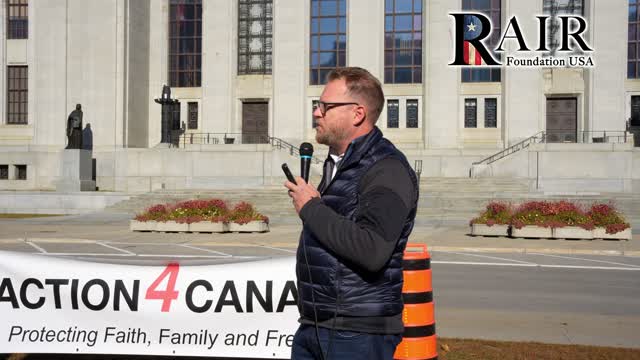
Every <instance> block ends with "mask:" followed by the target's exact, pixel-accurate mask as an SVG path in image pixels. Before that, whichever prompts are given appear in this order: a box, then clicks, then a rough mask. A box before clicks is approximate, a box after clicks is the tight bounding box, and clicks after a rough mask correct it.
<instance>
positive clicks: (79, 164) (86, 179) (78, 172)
mask: <svg viewBox="0 0 640 360" xmlns="http://www.w3.org/2000/svg"><path fill="white" fill-rule="evenodd" d="M60 156H61V159H60V180H59V181H58V183H57V185H56V190H57V191H59V192H76V191H95V190H96V182H95V181H93V180H92V179H91V178H92V176H91V175H92V169H93V165H92V161H91V156H92V151H91V150H80V149H65V150H63V151H62V153H61V155H60Z"/></svg>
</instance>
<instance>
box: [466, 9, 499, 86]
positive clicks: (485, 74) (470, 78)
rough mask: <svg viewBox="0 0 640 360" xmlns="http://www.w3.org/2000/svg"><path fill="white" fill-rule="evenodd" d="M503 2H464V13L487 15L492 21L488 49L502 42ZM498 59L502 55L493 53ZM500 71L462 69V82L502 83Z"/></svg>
mask: <svg viewBox="0 0 640 360" xmlns="http://www.w3.org/2000/svg"><path fill="white" fill-rule="evenodd" d="M501 3H502V1H501V0H462V10H463V11H475V12H479V13H482V14H485V15H486V16H488V17H489V18H490V19H491V23H492V32H491V35H490V37H489V41H488V42H487V48H489V49H495V48H496V47H497V46H498V43H499V42H500V33H501V32H502V21H501V19H502V17H501V16H502V15H501V14H502V13H501V11H500V8H501V6H502V4H501ZM492 55H493V56H494V57H496V58H500V54H496V53H493V52H492ZM500 81H501V73H500V69H494V68H491V69H471V68H463V69H462V82H500Z"/></svg>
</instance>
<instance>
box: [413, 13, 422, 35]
mask: <svg viewBox="0 0 640 360" xmlns="http://www.w3.org/2000/svg"><path fill="white" fill-rule="evenodd" d="M413 31H422V16H421V15H414V16H413Z"/></svg>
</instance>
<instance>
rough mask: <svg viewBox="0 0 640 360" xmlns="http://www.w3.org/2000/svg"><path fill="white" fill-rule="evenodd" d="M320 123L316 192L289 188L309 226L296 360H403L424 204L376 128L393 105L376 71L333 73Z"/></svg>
mask: <svg viewBox="0 0 640 360" xmlns="http://www.w3.org/2000/svg"><path fill="white" fill-rule="evenodd" d="M327 81H328V82H327V85H326V86H325V88H324V91H323V92H322V95H321V96H320V101H319V105H318V107H317V108H316V109H315V110H314V112H313V116H314V118H315V119H316V121H317V126H316V141H317V142H318V143H320V144H325V145H328V146H329V156H328V157H327V159H326V161H325V163H324V173H323V177H322V181H321V182H320V185H319V187H318V189H317V190H316V188H315V187H313V186H312V185H311V184H307V183H306V182H305V181H304V179H302V178H301V177H296V183H295V184H294V183H292V182H289V181H287V182H286V183H285V186H286V187H287V188H288V189H289V196H290V197H291V198H292V200H293V205H294V206H295V209H296V211H297V212H298V214H299V216H300V218H301V219H302V221H303V225H304V226H303V230H302V234H301V235H300V243H299V245H298V251H297V262H296V275H297V278H298V291H299V309H300V320H299V321H300V327H299V328H298V330H297V332H296V334H295V337H294V343H293V348H292V354H291V357H292V359H332V360H334V359H352V360H353V359H367V360H372V359H393V353H394V351H395V348H396V346H397V345H398V344H399V343H400V341H401V339H402V333H403V329H404V327H403V323H402V308H403V303H402V256H403V251H404V249H405V246H406V244H407V240H408V238H409V234H411V230H412V229H413V223H414V219H415V216H416V209H417V203H418V183H417V178H416V175H415V173H414V172H413V170H412V169H411V166H410V165H409V163H408V161H407V159H406V158H405V156H404V155H403V154H402V153H401V152H400V151H399V150H398V149H396V148H395V146H394V145H393V144H392V143H391V142H390V141H389V140H387V139H385V138H383V135H382V132H381V131H380V130H379V129H378V128H377V127H376V126H375V124H376V121H377V120H378V117H379V116H380V113H381V112H382V108H383V106H384V94H383V92H382V87H381V86H380V81H378V79H376V78H375V77H374V76H373V75H371V74H370V73H369V72H368V71H366V70H364V69H361V68H357V67H347V68H338V69H336V70H334V71H332V72H331V73H330V74H329V75H328V78H327Z"/></svg>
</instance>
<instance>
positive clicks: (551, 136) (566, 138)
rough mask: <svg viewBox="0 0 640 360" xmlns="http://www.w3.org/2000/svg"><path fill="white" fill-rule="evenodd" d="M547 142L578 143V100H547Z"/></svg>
mask: <svg viewBox="0 0 640 360" xmlns="http://www.w3.org/2000/svg"><path fill="white" fill-rule="evenodd" d="M546 133H547V139H546V140H547V142H552V143H563V142H565V143H566V142H572V143H574V142H576V141H577V139H578V99H577V98H547V131H546Z"/></svg>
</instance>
